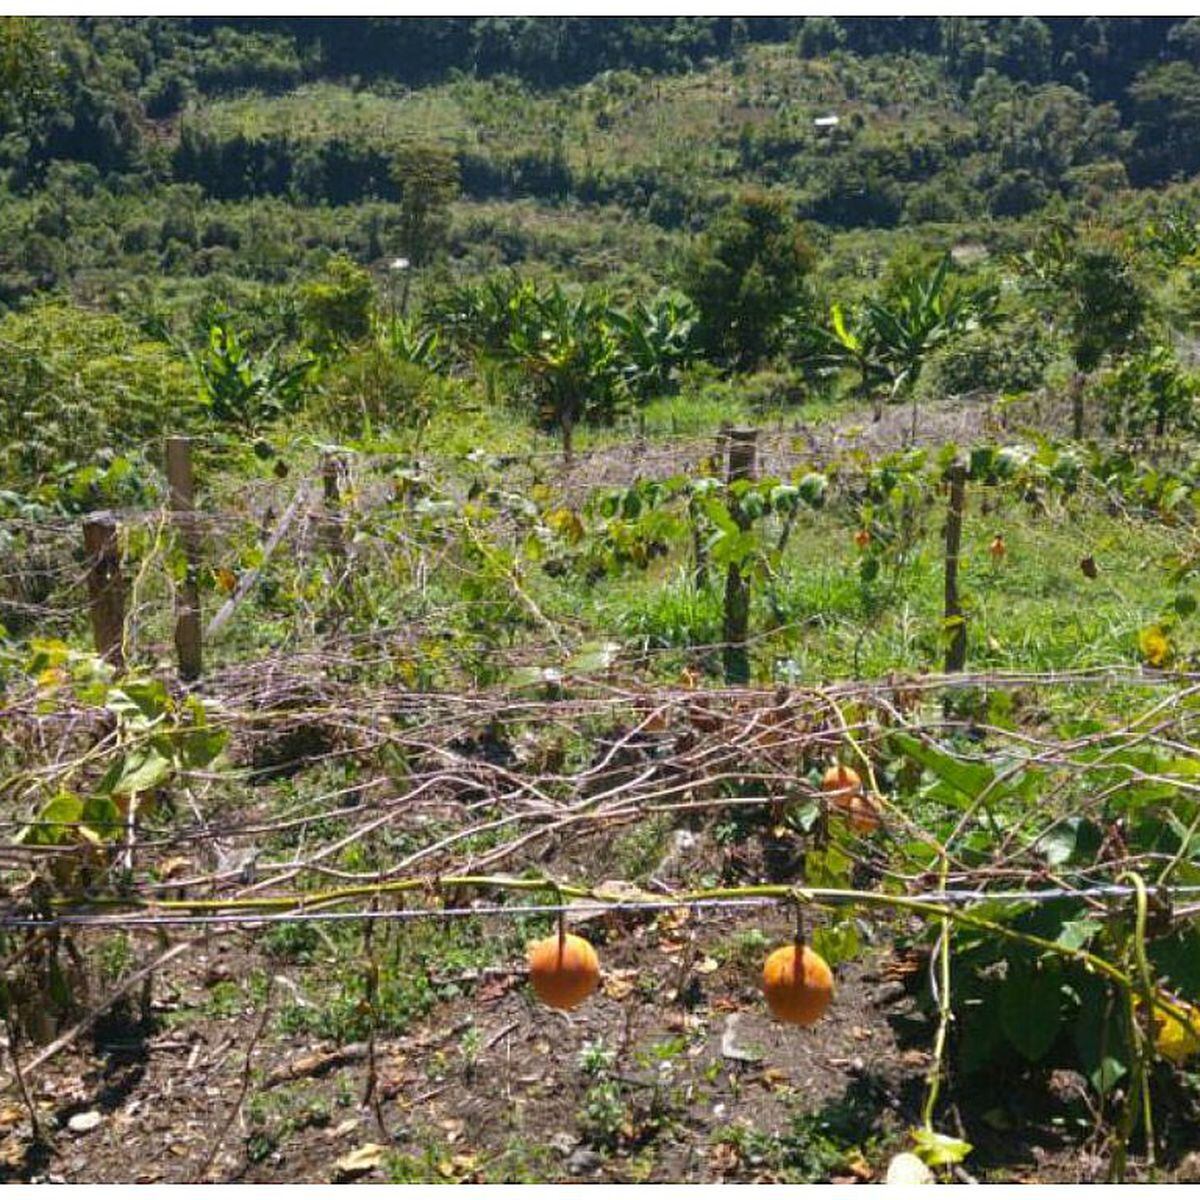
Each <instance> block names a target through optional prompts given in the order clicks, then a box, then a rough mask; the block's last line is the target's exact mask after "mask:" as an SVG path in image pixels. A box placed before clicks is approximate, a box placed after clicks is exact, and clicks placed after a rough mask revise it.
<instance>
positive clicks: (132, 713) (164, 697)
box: [106, 679, 171, 728]
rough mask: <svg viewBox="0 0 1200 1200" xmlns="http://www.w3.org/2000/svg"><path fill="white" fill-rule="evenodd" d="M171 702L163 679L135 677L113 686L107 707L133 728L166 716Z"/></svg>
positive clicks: (150, 723) (142, 726) (141, 726)
mask: <svg viewBox="0 0 1200 1200" xmlns="http://www.w3.org/2000/svg"><path fill="white" fill-rule="evenodd" d="M170 704H171V698H170V695H169V694H168V693H167V687H166V684H164V683H163V681H162V680H161V679H141V680H138V679H135V680H127V681H126V682H124V683H123V684H122V685H121V686H120V687H119V688H113V689H112V690H111V691H110V692H109V694H108V704H107V706H106V707H107V708H108V710H109V711H110V712H114V713H116V714H117V715H118V716H120V717H123V718H124V719H125V720H126V722H127V723H128V724H129V725H130V726H132V727H133V728H144V727H145V726H147V725H152V724H153V723H154V722H155V721H157V720H159V718H161V717H162V716H164V715H165V714H166V712H167V710H168V708H169V707H170Z"/></svg>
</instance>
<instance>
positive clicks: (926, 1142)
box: [912, 1129, 973, 1167]
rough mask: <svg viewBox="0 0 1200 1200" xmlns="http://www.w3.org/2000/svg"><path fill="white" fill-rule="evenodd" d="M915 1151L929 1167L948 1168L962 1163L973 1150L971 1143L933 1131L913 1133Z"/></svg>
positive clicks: (916, 1130) (914, 1131) (926, 1130)
mask: <svg viewBox="0 0 1200 1200" xmlns="http://www.w3.org/2000/svg"><path fill="white" fill-rule="evenodd" d="M912 1140H913V1149H914V1150H915V1152H916V1154H917V1157H918V1158H920V1159H921V1161H922V1162H923V1163H924V1164H925V1165H926V1166H927V1167H948V1166H951V1165H952V1164H954V1163H960V1162H962V1161H963V1159H965V1158H966V1157H967V1155H968V1154H970V1153H971V1150H972V1149H973V1147H972V1145H971V1143H970V1142H964V1141H963V1140H962V1139H961V1138H954V1137H950V1135H949V1134H946V1133H935V1132H934V1131H933V1130H932V1129H914V1130H913V1131H912Z"/></svg>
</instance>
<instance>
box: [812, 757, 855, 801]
mask: <svg viewBox="0 0 1200 1200" xmlns="http://www.w3.org/2000/svg"><path fill="white" fill-rule="evenodd" d="M861 788H862V777H861V776H860V775H859V773H858V772H857V771H856V770H855V769H854V768H853V767H846V766H843V765H842V764H841V763H838V764H837V766H834V767H830V768H829V770H828V771H826V772H825V774H824V775H822V776H821V791H823V792H824V793H825V794H826V795H828V796H831V797H833V802H834V804H836V805H837V806H838V807H839V808H842V807H845V805H846V804H847V802H848V801H849V798H850V797H851V796H853V795H855V794H856V793H857V792H858V791H859V790H860V789H861Z"/></svg>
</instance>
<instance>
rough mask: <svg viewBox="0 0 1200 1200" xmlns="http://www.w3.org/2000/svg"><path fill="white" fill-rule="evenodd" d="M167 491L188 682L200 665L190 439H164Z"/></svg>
mask: <svg viewBox="0 0 1200 1200" xmlns="http://www.w3.org/2000/svg"><path fill="white" fill-rule="evenodd" d="M167 488H168V491H169V493H170V501H171V513H172V516H173V519H174V523H175V528H176V529H178V530H179V539H180V542H181V543H182V545H183V556H184V560H185V564H186V565H185V568H184V576H183V583H182V584H181V585H180V587H179V589H178V591H177V592H176V593H175V657H176V660H177V661H178V663H179V677H180V679H183V680H186V681H188V682H190V681H191V680H193V679H199V678H200V671H201V666H202V661H201V659H202V640H201V637H202V635H201V625H200V578H199V576H200V530H199V527H198V526H197V524H196V496H195V483H194V481H193V478H192V439H191V438H186V437H169V438H167Z"/></svg>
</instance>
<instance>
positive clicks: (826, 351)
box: [796, 304, 888, 421]
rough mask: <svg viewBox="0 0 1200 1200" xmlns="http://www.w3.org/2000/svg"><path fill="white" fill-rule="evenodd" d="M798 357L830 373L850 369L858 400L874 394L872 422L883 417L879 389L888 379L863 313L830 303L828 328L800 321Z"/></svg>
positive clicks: (871, 330)
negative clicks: (853, 374)
mask: <svg viewBox="0 0 1200 1200" xmlns="http://www.w3.org/2000/svg"><path fill="white" fill-rule="evenodd" d="M796 328H797V334H798V342H799V353H800V357H801V358H804V359H807V360H809V361H810V362H813V363H814V364H816V365H817V366H818V367H821V368H824V369H826V370H830V371H841V370H847V369H849V370H852V371H854V372H855V374H856V375H857V376H858V385H857V387H856V389H855V390H856V391H857V392H858V395H859V396H860V397H861V398H862V399H864V400H865V399H866V398H867V396H869V395H871V394H874V395H875V420H876V421H878V420H879V419H880V418H881V417H882V416H883V406H882V399H881V394H880V391H879V388H880V387H881V386H882V385H883V384H885V383H886V382H887V380H888V371H887V367H886V365H885V363H884V361H883V359H882V358H881V357H880V354H879V349H880V348H879V345H878V340H877V334H876V330H875V327H874V325H873V324H872V323H871V322H870V321H869V320H868V319H867V314H866V311H865V310H859V311H856V312H854V313H852V314H851V316H850V319H849V320H847V314H846V311H845V309H843V307H842V306H841V305H840V304H834V305H833V306H832V307H831V308H830V310H829V325H828V326H826V325H823V324H821V323H820V322H816V321H801V322H800V323H799V324H798V325H797V327H796Z"/></svg>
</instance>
